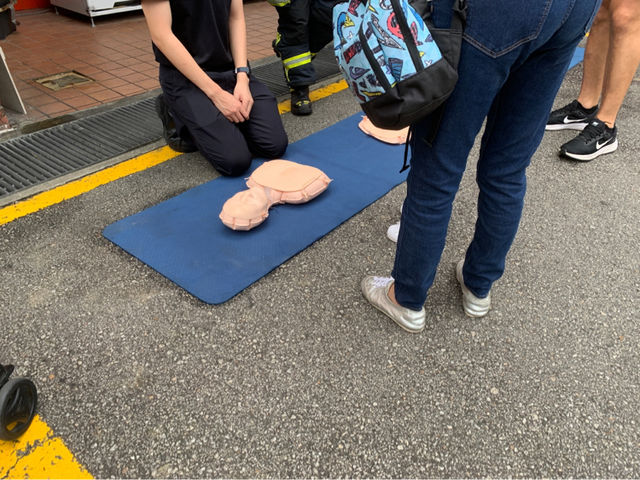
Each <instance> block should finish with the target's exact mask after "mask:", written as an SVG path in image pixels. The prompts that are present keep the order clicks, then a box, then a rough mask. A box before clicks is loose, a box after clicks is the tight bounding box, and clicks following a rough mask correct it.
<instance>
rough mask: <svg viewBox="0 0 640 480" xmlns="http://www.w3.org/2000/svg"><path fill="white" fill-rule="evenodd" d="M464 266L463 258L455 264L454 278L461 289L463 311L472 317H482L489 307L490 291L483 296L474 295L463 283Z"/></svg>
mask: <svg viewBox="0 0 640 480" xmlns="http://www.w3.org/2000/svg"><path fill="white" fill-rule="evenodd" d="M463 266H464V260H460V261H459V262H458V265H457V266H456V278H457V279H458V283H460V288H461V289H462V308H463V309H464V313H466V314H467V315H468V316H470V317H473V318H480V317H484V316H485V315H486V314H487V313H489V309H490V308H491V292H489V295H487V296H486V297H485V298H478V297H476V296H475V295H474V294H473V293H471V291H470V290H469V289H468V288H467V287H466V285H465V284H464V280H463V278H462V267H463Z"/></svg>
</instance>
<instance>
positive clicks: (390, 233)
mask: <svg viewBox="0 0 640 480" xmlns="http://www.w3.org/2000/svg"><path fill="white" fill-rule="evenodd" d="M402 205H404V204H403V203H401V204H400V216H402ZM399 233H400V222H399V221H398V223H394V224H393V225H391V226H390V227H389V228H387V238H388V239H389V240H391V241H392V242H393V243H398V234H399Z"/></svg>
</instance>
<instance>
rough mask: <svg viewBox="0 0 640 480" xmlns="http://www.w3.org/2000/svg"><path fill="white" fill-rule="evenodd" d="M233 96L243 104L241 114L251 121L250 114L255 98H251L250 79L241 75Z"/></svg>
mask: <svg viewBox="0 0 640 480" xmlns="http://www.w3.org/2000/svg"><path fill="white" fill-rule="evenodd" d="M233 96H234V97H235V98H236V99H237V100H238V101H239V102H240V103H241V104H242V108H241V109H240V113H241V114H242V116H243V117H244V118H245V120H249V113H250V112H251V108H252V107H253V97H252V96H251V90H250V89H249V77H247V75H245V74H243V73H240V74H239V75H238V79H237V80H236V88H234V90H233Z"/></svg>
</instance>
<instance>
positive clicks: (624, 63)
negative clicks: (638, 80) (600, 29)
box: [598, 0, 640, 127]
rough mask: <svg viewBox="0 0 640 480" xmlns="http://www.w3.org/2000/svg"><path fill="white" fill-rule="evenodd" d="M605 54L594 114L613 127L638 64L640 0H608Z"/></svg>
mask: <svg viewBox="0 0 640 480" xmlns="http://www.w3.org/2000/svg"><path fill="white" fill-rule="evenodd" d="M610 14H611V28H610V37H609V54H608V56H607V64H606V74H605V77H604V84H603V89H602V103H601V105H600V110H599V112H598V118H599V119H600V120H601V121H603V122H604V123H606V124H607V125H608V126H609V127H613V126H614V124H615V123H616V117H617V116H618V111H619V110H620V107H621V106H622V102H623V100H624V96H625V95H626V93H627V90H628V89H629V85H631V82H632V81H633V77H634V75H635V73H636V70H637V69H638V65H639V64H640V0H611V2H610Z"/></svg>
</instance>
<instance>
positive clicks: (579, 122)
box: [545, 100, 598, 130]
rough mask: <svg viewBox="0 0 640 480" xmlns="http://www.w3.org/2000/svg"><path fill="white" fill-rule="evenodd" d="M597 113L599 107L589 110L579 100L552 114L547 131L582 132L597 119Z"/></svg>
mask: <svg viewBox="0 0 640 480" xmlns="http://www.w3.org/2000/svg"><path fill="white" fill-rule="evenodd" d="M597 111H598V106H597V105H596V106H595V107H592V108H589V109H587V108H584V107H583V106H582V105H581V104H580V102H579V101H578V100H574V101H573V102H571V103H570V104H569V105H565V106H564V107H562V108H559V109H558V110H554V111H553V112H551V114H550V115H549V120H548V121H547V126H546V128H545V130H582V129H583V128H584V127H586V126H587V125H588V124H589V122H590V121H591V120H593V119H594V118H595V116H596V113H597Z"/></svg>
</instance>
